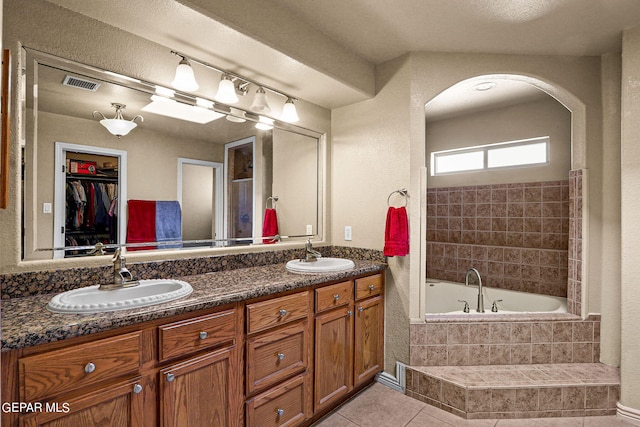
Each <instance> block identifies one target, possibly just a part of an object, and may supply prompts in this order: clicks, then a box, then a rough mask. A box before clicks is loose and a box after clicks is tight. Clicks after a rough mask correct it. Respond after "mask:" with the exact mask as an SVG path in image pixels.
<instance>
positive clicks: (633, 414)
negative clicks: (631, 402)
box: [616, 402, 640, 426]
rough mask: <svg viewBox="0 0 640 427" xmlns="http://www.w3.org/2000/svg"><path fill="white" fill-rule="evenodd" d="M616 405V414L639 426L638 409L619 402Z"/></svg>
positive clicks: (639, 415) (639, 414) (639, 412)
mask: <svg viewBox="0 0 640 427" xmlns="http://www.w3.org/2000/svg"><path fill="white" fill-rule="evenodd" d="M616 406H617V407H618V411H617V415H618V416H619V417H620V418H623V419H624V420H625V421H628V422H630V423H632V424H635V425H637V426H640V410H637V409H634V408H629V407H627V406H624V405H621V404H620V402H618V404H617V405H616Z"/></svg>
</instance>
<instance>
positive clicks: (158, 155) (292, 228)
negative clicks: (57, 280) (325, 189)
mask: <svg viewBox="0 0 640 427" xmlns="http://www.w3.org/2000/svg"><path fill="white" fill-rule="evenodd" d="M23 59H24V63H25V64H26V67H25V68H26V73H25V75H24V85H23V88H24V97H25V99H24V102H23V108H24V113H25V114H24V118H25V120H24V121H23V123H22V130H23V132H22V134H23V135H25V138H24V140H23V141H22V149H23V160H24V165H23V180H22V186H23V187H22V188H23V247H22V258H23V259H24V260H35V259H51V258H62V257H71V256H84V255H86V254H87V252H88V250H86V249H82V248H85V247H87V246H92V245H94V244H95V243H97V242H102V243H105V244H125V243H127V245H128V247H130V248H132V249H135V250H157V249H164V248H171V249H180V248H193V247H216V246H229V245H255V244H272V243H274V239H266V238H264V237H265V236H270V233H272V232H273V230H274V228H273V223H272V215H270V214H271V213H273V212H267V211H270V210H275V213H276V217H277V225H278V229H277V237H280V238H283V237H303V236H314V235H319V234H321V230H319V227H320V226H321V221H320V212H319V206H320V202H321V191H320V189H321V188H322V186H321V170H322V167H321V165H320V163H319V162H320V159H321V156H320V155H319V153H320V149H321V138H322V136H321V134H319V133H317V132H314V131H311V130H308V129H303V128H300V127H296V126H292V125H289V124H285V123H280V122H277V121H276V123H275V126H274V128H273V129H263V130H261V129H257V128H256V126H255V125H256V121H257V119H258V117H257V116H256V115H254V114H252V113H251V112H249V111H242V110H239V109H235V108H230V107H228V106H225V105H221V104H213V105H212V104H208V105H206V102H205V104H203V105H204V107H203V108H201V107H197V106H195V105H194V104H196V103H197V100H196V98H195V97H191V96H190V95H188V94H184V93H175V94H173V95H172V96H171V97H170V98H171V99H169V98H163V97H161V98H157V88H156V86H154V85H152V84H150V83H147V82H142V81H139V80H136V79H131V78H128V77H126V76H122V75H117V74H114V73H110V72H109V71H107V70H100V69H96V68H93V67H90V66H86V65H82V64H78V63H75V62H72V61H68V60H64V59H62V58H58V57H54V56H51V55H48V54H45V53H42V52H38V51H33V50H31V49H24V58H23ZM152 96H153V99H152ZM205 101H206V100H205ZM163 104H166V105H163ZM116 106H117V107H118V108H121V109H120V112H121V113H122V115H123V117H124V119H126V120H132V119H133V118H134V117H135V116H138V115H140V116H142V119H141V118H137V119H136V120H135V123H136V125H137V126H136V127H135V128H134V129H133V130H132V131H131V132H130V133H129V134H127V135H125V136H122V137H120V138H118V137H117V136H114V135H112V134H111V133H109V132H108V131H107V129H106V128H105V127H103V126H102V125H101V124H100V120H101V119H103V116H104V117H106V118H107V119H111V118H113V117H115V115H116ZM94 112H98V113H95V114H94ZM153 215H155V222H154V220H153ZM264 233H267V234H264ZM275 241H276V243H277V241H278V240H277V239H275ZM62 248H66V249H62ZM74 248H77V249H75V250H74Z"/></svg>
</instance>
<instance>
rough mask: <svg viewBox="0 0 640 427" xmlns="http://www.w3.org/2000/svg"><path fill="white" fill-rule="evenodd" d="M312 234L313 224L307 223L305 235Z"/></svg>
mask: <svg viewBox="0 0 640 427" xmlns="http://www.w3.org/2000/svg"><path fill="white" fill-rule="evenodd" d="M312 234H313V225H311V224H307V236H310V235H312Z"/></svg>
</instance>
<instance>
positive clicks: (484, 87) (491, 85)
mask: <svg viewBox="0 0 640 427" xmlns="http://www.w3.org/2000/svg"><path fill="white" fill-rule="evenodd" d="M494 87H496V83H495V82H483V83H478V84H477V85H475V86H474V87H473V88H474V89H475V90H477V91H480V92H483V91H485V90H489V89H493V88H494Z"/></svg>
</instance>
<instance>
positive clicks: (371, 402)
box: [338, 384, 426, 427]
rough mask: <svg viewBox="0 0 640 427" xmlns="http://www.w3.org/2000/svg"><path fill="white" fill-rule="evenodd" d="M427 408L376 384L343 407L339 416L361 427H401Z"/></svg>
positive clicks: (416, 401)
mask: <svg viewBox="0 0 640 427" xmlns="http://www.w3.org/2000/svg"><path fill="white" fill-rule="evenodd" d="M425 406H426V404H425V403H422V402H420V401H418V400H416V399H412V398H410V397H408V396H405V395H404V394H402V393H399V392H397V391H395V390H392V389H390V388H388V387H386V386H383V385H381V384H374V386H372V387H370V388H369V389H367V390H365V391H364V392H362V393H360V394H359V395H358V396H357V397H356V398H355V399H353V400H351V401H349V402H347V403H346V404H345V405H343V406H342V407H341V408H340V409H339V410H338V414H340V415H341V416H343V417H344V418H346V419H347V420H349V421H351V422H353V423H355V424H357V425H359V426H361V427H401V426H405V425H406V424H407V423H409V421H411V420H412V419H413V418H414V417H415V416H416V415H417V414H418V413H419V412H420V411H421V410H422V409H423V408H424V407H425Z"/></svg>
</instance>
